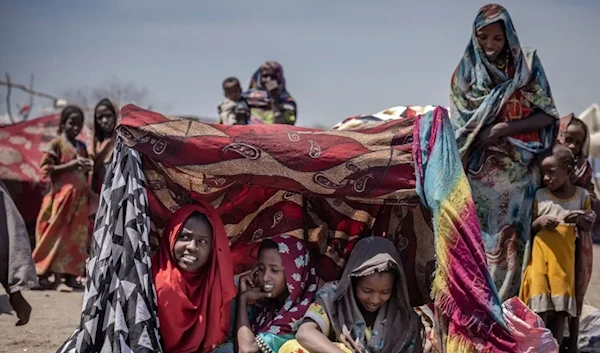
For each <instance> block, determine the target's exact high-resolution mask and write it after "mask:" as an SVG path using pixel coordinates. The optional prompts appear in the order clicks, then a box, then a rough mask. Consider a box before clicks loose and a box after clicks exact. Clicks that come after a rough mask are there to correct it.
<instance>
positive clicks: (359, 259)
mask: <svg viewBox="0 0 600 353" xmlns="http://www.w3.org/2000/svg"><path fill="white" fill-rule="evenodd" d="M395 249H396V248H395V247H394V244H392V242H391V241H389V240H388V239H386V238H383V237H369V238H365V239H362V240H360V241H359V242H358V243H357V244H356V246H355V248H354V250H352V253H351V254H350V258H349V259H348V263H347V264H346V267H345V269H344V273H343V275H342V278H341V280H340V281H339V282H330V283H327V284H325V286H324V287H323V288H322V289H320V290H319V292H318V293H317V297H316V300H315V303H314V304H312V305H311V306H310V308H309V309H308V311H307V313H306V315H305V316H304V320H303V323H302V325H301V326H300V329H299V330H298V334H297V336H296V339H297V341H292V342H290V343H288V345H286V346H284V347H283V348H285V349H286V350H285V351H284V352H286V353H288V352H289V353H296V352H297V353H299V352H307V351H308V352H311V353H334V352H335V353H342V352H346V353H349V352H350V353H407V352H411V353H412V352H421V351H422V349H423V348H422V341H421V333H422V329H423V327H422V324H421V320H420V319H419V317H418V315H417V314H416V313H415V311H414V310H413V309H412V307H411V306H410V303H409V298H408V288H407V283H406V278H405V276H404V269H403V267H402V262H401V261H400V255H399V254H398V252H397V251H396V250H395ZM334 342H336V343H334Z"/></svg>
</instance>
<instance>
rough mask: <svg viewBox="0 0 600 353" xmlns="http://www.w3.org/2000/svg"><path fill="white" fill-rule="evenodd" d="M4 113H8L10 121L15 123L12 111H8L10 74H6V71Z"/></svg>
mask: <svg viewBox="0 0 600 353" xmlns="http://www.w3.org/2000/svg"><path fill="white" fill-rule="evenodd" d="M6 82H7V85H6V114H8V118H9V119H10V123H11V124H14V123H15V119H14V118H13V116H12V112H11V111H10V87H11V83H10V75H9V74H8V72H7V73H6Z"/></svg>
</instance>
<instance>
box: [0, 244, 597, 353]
mask: <svg viewBox="0 0 600 353" xmlns="http://www.w3.org/2000/svg"><path fill="white" fill-rule="evenodd" d="M594 259H595V260H596V261H595V262H594V272H593V278H592V283H591V285H590V288H589V289H588V297H587V299H586V300H587V304H589V305H592V306H595V307H600V245H596V246H595V248H594ZM0 288H1V286H0ZM24 296H25V297H26V299H27V300H28V301H29V303H30V304H31V306H32V307H33V312H32V314H31V320H30V321H29V324H27V325H25V326H21V327H15V326H14V323H15V322H16V321H17V319H16V317H15V316H14V313H13V312H11V308H10V305H9V303H8V296H7V295H6V293H4V292H3V291H2V289H0V353H17V352H27V353H50V352H56V350H57V349H58V348H59V347H60V345H61V344H62V343H63V342H64V341H65V340H66V339H67V338H68V337H69V335H70V334H71V333H72V332H73V330H74V329H75V327H76V326H77V325H78V324H79V314H80V310H81V304H82V301H83V293H59V292H54V291H44V292H40V291H28V292H24Z"/></svg>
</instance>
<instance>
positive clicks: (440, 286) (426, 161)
mask: <svg viewBox="0 0 600 353" xmlns="http://www.w3.org/2000/svg"><path fill="white" fill-rule="evenodd" d="M414 135H415V143H414V149H413V151H414V156H415V165H416V177H417V190H418V191H419V195H420V196H421V199H422V200H423V203H425V204H426V205H427V206H428V207H429V208H430V209H431V212H432V213H433V225H434V231H435V234H436V237H435V240H436V242H435V253H436V258H437V268H436V273H435V280H434V281H433V287H432V290H431V294H432V296H433V298H434V302H435V305H436V308H437V309H438V310H439V312H438V314H437V317H438V319H439V320H440V321H442V322H444V324H445V326H446V329H447V332H445V333H444V334H446V335H447V337H446V339H445V340H444V341H445V342H444V346H445V351H447V352H478V351H485V352H487V351H488V350H491V351H493V352H516V351H517V348H516V343H515V341H514V338H513V337H512V336H511V335H510V334H509V332H508V331H507V329H506V324H505V322H504V319H503V317H502V309H501V302H500V298H499V296H498V292H497V291H496V286H495V285H494V282H493V281H492V278H491V276H490V273H489V271H488V269H487V262H486V254H485V250H484V248H483V242H482V240H481V232H480V228H479V220H478V218H477V212H476V211H475V205H474V202H473V198H472V196H471V191H470V188H469V181H468V180H467V177H466V175H465V173H464V171H463V169H462V165H461V163H460V158H459V153H458V148H457V145H456V142H455V140H454V131H453V129H452V126H451V125H450V122H449V120H448V119H447V114H445V113H443V112H442V110H441V109H440V108H438V109H437V110H435V112H434V113H433V114H426V115H424V116H419V117H417V120H416V122H415V130H414Z"/></svg>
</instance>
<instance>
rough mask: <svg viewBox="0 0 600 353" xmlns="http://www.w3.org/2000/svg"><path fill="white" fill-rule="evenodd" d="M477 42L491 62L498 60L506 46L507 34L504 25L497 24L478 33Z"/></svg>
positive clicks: (488, 26)
mask: <svg viewBox="0 0 600 353" xmlns="http://www.w3.org/2000/svg"><path fill="white" fill-rule="evenodd" d="M477 41H478V42H479V45H480V46H481V48H482V49H483V51H484V52H485V56H486V57H487V58H488V60H489V61H495V60H496V59H498V57H499V56H500V55H501V54H502V52H503V51H504V46H505V45H506V34H505V33H504V28H503V27H502V24H501V23H500V22H495V23H492V24H490V25H487V26H485V27H483V28H482V29H480V30H479V31H477Z"/></svg>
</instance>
